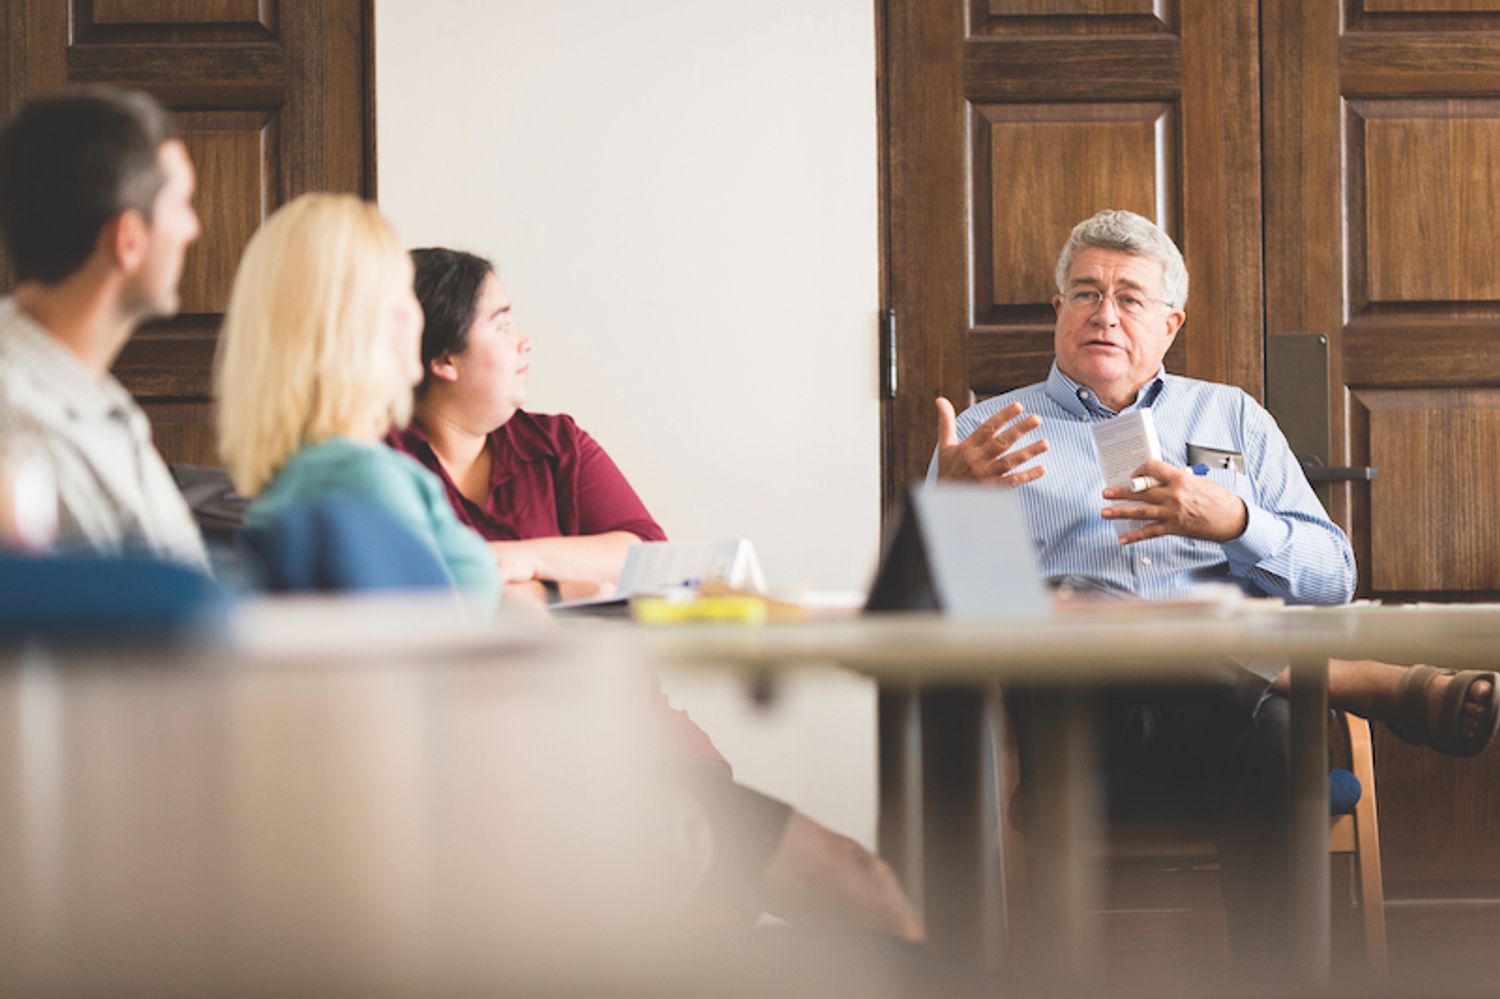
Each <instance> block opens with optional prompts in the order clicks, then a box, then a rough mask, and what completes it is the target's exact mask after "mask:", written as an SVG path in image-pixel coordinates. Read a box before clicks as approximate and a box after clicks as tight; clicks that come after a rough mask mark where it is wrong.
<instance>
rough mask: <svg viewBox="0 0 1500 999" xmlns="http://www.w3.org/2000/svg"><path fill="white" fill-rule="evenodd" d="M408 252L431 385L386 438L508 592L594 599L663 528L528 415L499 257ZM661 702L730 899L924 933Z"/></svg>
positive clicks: (893, 883) (878, 885)
mask: <svg viewBox="0 0 1500 999" xmlns="http://www.w3.org/2000/svg"><path fill="white" fill-rule="evenodd" d="M412 260H413V262H414V263H415V264H416V282H415V289H416V294H417V300H418V302H420V304H421V306H422V312H423V315H424V317H425V320H426V327H425V329H424V331H423V333H422V367H423V378H422V382H421V384H420V385H419V386H418V388H417V398H416V403H415V406H414V409H413V414H412V421H411V424H410V425H409V426H408V427H407V428H406V429H405V430H395V431H392V432H391V434H390V436H388V437H387V438H386V442H387V443H388V444H390V445H391V446H392V447H394V448H396V449H398V450H401V451H404V452H406V453H407V454H410V455H412V456H413V457H415V458H416V459H417V460H418V461H420V462H422V463H423V464H424V465H426V466H427V467H428V468H429V469H431V470H432V471H433V472H435V473H437V475H438V477H439V478H441V479H442V481H443V485H444V487H445V488H446V489H447V493H448V501H449V503H450V504H451V505H452V506H453V509H454V511H455V512H456V513H457V514H458V516H459V519H461V520H462V521H464V522H465V523H466V524H468V525H469V526H471V527H473V528H474V529H475V530H476V531H478V532H479V533H480V534H481V535H483V536H484V537H485V538H486V539H488V540H489V542H490V546H491V548H492V549H493V550H494V554H495V557H496V559H497V560H498V562H499V565H500V574H501V576H502V577H503V578H504V579H506V580H507V582H508V584H509V585H510V586H511V587H512V588H514V587H516V586H524V587H534V588H540V586H541V583H542V582H556V583H557V584H558V585H559V586H560V587H561V588H562V590H563V594H564V595H565V596H574V595H577V596H585V595H588V594H589V592H592V591H597V590H598V589H599V588H601V587H604V586H608V585H610V584H613V583H614V582H615V580H616V579H617V578H618V577H619V573H620V568H621V565H622V564H623V562H624V560H625V552H626V550H627V549H629V547H630V546H631V545H633V544H635V543H636V542H637V541H661V540H665V538H666V535H665V534H664V533H663V531H662V529H661V527H660V526H658V525H657V523H656V521H655V520H653V519H652V518H651V514H649V513H648V512H647V511H646V508H645V506H644V505H643V504H642V503H641V501H640V498H639V497H638V496H636V494H635V491H634V490H633V489H631V488H630V484H629V483H627V482H626V481H625V477H624V476H623V475H621V474H620V470H619V469H618V468H616V467H615V463H614V462H613V461H611V460H610V459H609V456H608V455H607V454H605V453H604V449H603V448H601V447H600V446H599V445H598V444H597V443H595V442H594V439H593V438H592V437H590V436H589V435H588V434H586V433H584V432H583V431H582V430H580V429H579V428H578V426H577V424H575V423H574V422H573V420H572V418H571V417H568V416H545V415H541V414H537V413H530V412H527V411H526V410H524V409H522V408H521V406H522V404H523V403H524V402H525V401H526V370H527V367H528V364H527V360H526V356H527V354H528V353H529V352H530V350H531V339H530V337H528V336H527V335H526V333H525V331H523V330H522V329H521V328H520V327H519V326H517V325H516V324H515V322H514V321H513V320H512V318H511V314H510V298H509V297H508V296H507V295H506V293H505V288H504V287H502V286H501V284H500V280H499V278H498V277H496V276H495V271H494V268H493V267H492V266H491V265H490V263H489V261H487V260H484V259H482V258H480V257H476V256H474V255H473V254H471V253H463V252H460V251H457V250H444V249H423V250H413V251H412ZM570 589H571V591H572V592H570ZM657 697H658V699H659V702H660V707H661V709H662V711H663V712H664V713H665V717H666V718H667V719H668V721H667V724H668V725H669V726H671V727H672V728H674V729H675V730H676V733H675V734H676V736H677V739H676V743H677V747H678V755H679V759H678V761H677V762H678V772H679V773H680V775H681V778H682V780H683V782H684V784H685V786H686V787H687V788H688V789H689V791H690V793H691V794H692V796H693V797H694V799H695V800H697V801H698V803H699V805H700V806H701V807H702V809H703V812H704V814H705V816H706V818H707V821H708V826H709V829H710V831H711V834H712V835H713V838H714V854H715V860H714V866H713V869H712V871H711V872H710V875H709V880H710V883H711V884H713V885H715V886H716V887H717V888H718V889H720V891H719V894H720V895H721V896H722V897H721V899H720V900H721V901H722V900H723V897H729V898H733V899H735V900H736V903H737V904H738V903H740V902H743V903H744V904H746V905H747V906H748V907H750V908H751V909H754V908H756V907H758V906H761V905H763V906H764V907H765V909H766V910H768V911H770V912H773V913H775V914H776V915H779V916H783V917H785V918H789V919H792V920H794V921H795V920H799V919H811V920H814V921H820V922H821V921H833V922H844V923H849V924H853V925H856V926H864V927H868V928H872V929H877V930H881V931H884V932H887V933H891V934H893V935H895V936H898V937H902V938H904V939H907V940H920V939H922V937H923V929H922V923H921V919H920V918H919V917H918V916H917V914H916V912H915V910H914V909H913V908H912V905H911V902H910V901H909V900H908V899H907V898H906V894H905V892H904V891H903V890H902V887H901V883H900V881H899V880H898V879H897V878H896V876H895V873H894V872H893V871H892V870H891V869H890V866H889V865H887V864H886V863H885V862H884V861H882V860H881V859H880V858H878V857H876V856H875V855H874V854H872V853H870V852H869V851H868V850H866V849H865V848H864V847H862V846H860V845H859V844H858V843H856V842H855V841H854V840H852V839H849V838H848V837H846V836H841V835H839V834H837V833H834V832H832V831H831V830H829V829H826V828H824V827H823V826H821V825H819V824H818V823H817V822H814V821H813V820H812V819H810V818H808V817H807V816H806V815H803V814H802V813H801V812H799V811H796V810H795V809H793V808H791V807H790V806H789V805H787V804H785V803H784V802H780V801H777V800H776V799H774V798H770V797H767V796H766V795H763V794H760V793H758V792H756V791H753V790H751V789H749V788H747V787H744V786H742V785H740V784H737V783H735V782H734V781H733V780H732V775H731V774H730V771H729V766H728V764H727V763H726V762H725V760H724V758H723V757H722V756H720V755H719V753H718V751H717V750H716V749H715V748H714V746H713V743H712V742H710V741H709V739H708V736H707V735H705V734H704V733H703V731H702V730H701V729H699V728H698V726H697V725H695V724H694V723H693V722H692V720H691V719H689V718H688V717H687V715H686V714H684V713H682V712H680V711H675V710H673V709H672V708H671V705H670V704H668V703H667V701H666V698H665V697H664V696H662V695H661V694H660V691H659V690H658V692H657ZM747 894H748V896H749V897H748V898H746V897H745V896H746V895H747Z"/></svg>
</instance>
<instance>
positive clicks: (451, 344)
mask: <svg viewBox="0 0 1500 999" xmlns="http://www.w3.org/2000/svg"><path fill="white" fill-rule="evenodd" d="M411 260H412V264H413V266H414V267H415V269H416V275H417V276H416V281H415V284H414V285H413V287H414V289H415V291H416V293H417V301H418V302H421V303H422V319H423V321H424V323H425V325H424V326H423V327H422V384H420V385H418V386H417V394H418V395H420V394H422V393H423V392H424V391H426V389H427V386H428V383H429V382H430V380H431V378H432V374H431V372H430V371H429V370H428V367H427V366H428V365H429V364H431V363H432V360H433V358H436V357H441V356H442V355H443V354H462V353H463V352H464V351H465V350H467V349H468V348H469V327H471V326H473V325H474V316H475V315H476V314H477V313H478V311H479V292H480V289H482V288H483V287H484V279H485V278H486V277H488V276H489V275H491V274H493V273H495V265H494V264H492V263H490V262H489V261H488V260H486V259H484V258H483V257H480V256H476V255H474V254H472V253H465V252H464V251H463V250H448V249H443V248H442V247H424V248H422V249H420V250H412V251H411Z"/></svg>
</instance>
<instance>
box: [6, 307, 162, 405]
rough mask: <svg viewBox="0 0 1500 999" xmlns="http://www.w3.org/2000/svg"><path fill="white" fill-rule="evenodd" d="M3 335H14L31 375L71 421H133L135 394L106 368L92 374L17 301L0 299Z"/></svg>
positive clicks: (13, 342)
mask: <svg viewBox="0 0 1500 999" xmlns="http://www.w3.org/2000/svg"><path fill="white" fill-rule="evenodd" d="M0 335H3V337H4V339H5V340H7V341H9V344H10V346H11V347H12V349H13V350H16V351H17V352H18V353H19V355H20V358H21V359H22V360H23V363H25V364H26V365H27V368H28V371H27V375H28V376H29V377H30V378H32V379H33V380H34V381H35V383H36V384H38V385H39V386H42V387H44V388H45V389H46V394H47V395H48V397H49V398H50V399H51V401H52V403H53V404H54V405H55V406H56V407H57V408H58V409H59V410H60V411H61V412H62V413H64V414H65V415H66V417H67V418H68V419H69V420H71V421H82V420H102V419H118V420H124V421H125V422H127V423H133V422H134V420H135V414H136V412H137V409H136V405H135V400H133V399H132V398H131V396H130V393H129V392H127V391H126V390H125V386H123V385H121V384H120V383H119V381H118V380H116V378H115V377H114V376H113V375H111V374H109V373H108V372H106V373H105V374H104V375H103V376H102V377H97V378H96V377H95V376H94V375H92V374H90V373H89V371H87V370H86V369H85V368H84V366H83V365H82V364H81V363H80V362H79V360H78V358H76V357H74V356H73V353H72V352H71V351H70V350H68V348H66V347H64V346H63V345H62V344H61V343H60V342H58V340H57V338H56V337H54V336H53V335H52V334H51V333H48V332H47V330H46V329H44V328H43V327H42V325H41V324H40V323H38V322H37V321H36V320H35V319H33V318H32V317H31V316H30V315H29V314H28V313H26V312H25V311H24V310H22V309H21V307H20V306H18V305H17V304H16V301H15V299H14V298H8V299H5V300H3V301H0Z"/></svg>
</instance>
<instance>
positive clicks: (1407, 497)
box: [1360, 388, 1500, 594]
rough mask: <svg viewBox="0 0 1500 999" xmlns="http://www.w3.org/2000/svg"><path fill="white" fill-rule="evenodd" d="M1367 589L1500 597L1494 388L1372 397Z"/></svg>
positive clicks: (1499, 425) (1498, 424)
mask: <svg viewBox="0 0 1500 999" xmlns="http://www.w3.org/2000/svg"><path fill="white" fill-rule="evenodd" d="M1360 401H1361V402H1362V403H1363V405H1364V406H1365V408H1366V410H1367V411H1368V413H1369V417H1368V419H1369V434H1370V440H1369V455H1370V461H1371V463H1372V464H1374V465H1375V467H1377V468H1379V469H1380V478H1378V479H1376V480H1375V481H1374V482H1373V483H1371V485H1370V511H1371V512H1370V535H1371V550H1372V560H1371V562H1370V564H1369V565H1368V566H1366V567H1365V570H1366V572H1367V573H1368V574H1369V576H1370V586H1371V590H1372V591H1373V592H1375V593H1377V594H1379V593H1389V592H1439V591H1459V592H1462V591H1466V590H1500V546H1497V545H1495V544H1494V541H1493V528H1492V525H1493V523H1494V520H1495V511H1494V497H1495V496H1497V495H1500V464H1497V463H1495V462H1490V461H1484V460H1477V459H1478V458H1479V456H1483V455H1490V454H1500V389H1485V388H1466V389H1407V390H1370V391H1364V392H1361V393H1360Z"/></svg>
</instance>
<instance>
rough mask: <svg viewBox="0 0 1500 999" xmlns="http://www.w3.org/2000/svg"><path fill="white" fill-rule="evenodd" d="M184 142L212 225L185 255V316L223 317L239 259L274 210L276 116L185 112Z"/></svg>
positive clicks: (203, 212)
mask: <svg viewBox="0 0 1500 999" xmlns="http://www.w3.org/2000/svg"><path fill="white" fill-rule="evenodd" d="M178 121H179V124H180V125H181V127H182V135H183V142H184V144H185V145H186V146H187V149H188V154H189V155H190V156H192V159H193V164H194V166H195V167H197V170H198V192H199V193H198V197H197V205H198V211H199V213H200V214H201V215H202V216H203V217H204V218H210V219H213V220H214V225H213V226H212V227H211V228H210V227H207V226H205V227H204V230H203V235H202V236H201V237H200V238H199V240H198V242H197V243H195V244H194V245H193V246H192V248H191V249H189V250H188V256H187V261H186V264H185V265H184V267H183V272H182V286H181V296H180V297H181V302H182V310H183V311H184V312H188V313H208V312H223V311H224V309H225V307H226V306H227V305H228V304H229V288H230V285H231V284H232V283H233V281H234V272H235V269H236V268H237V267H238V266H239V261H240V255H241V254H242V253H243V252H244V249H245V245H246V244H247V243H249V242H250V237H251V236H253V235H254V234H255V230H256V229H258V228H260V224H261V222H263V221H264V220H265V217H266V216H267V215H268V214H269V213H270V212H271V211H272V210H273V209H274V208H275V205H276V201H275V196H276V195H275V187H276V183H275V178H276V174H277V165H276V163H277V152H276V151H277V142H276V137H275V128H274V124H275V116H274V115H271V114H268V113H266V112H262V111H239V112H186V113H183V114H181V115H179V116H178Z"/></svg>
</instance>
